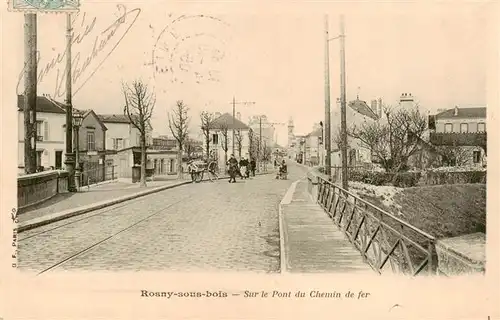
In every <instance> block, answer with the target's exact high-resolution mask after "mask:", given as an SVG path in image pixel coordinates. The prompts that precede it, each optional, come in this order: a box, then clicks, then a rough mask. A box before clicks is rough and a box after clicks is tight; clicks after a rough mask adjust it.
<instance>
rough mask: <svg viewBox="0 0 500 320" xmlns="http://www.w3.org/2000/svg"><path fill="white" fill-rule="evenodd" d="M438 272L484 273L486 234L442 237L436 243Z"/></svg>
mask: <svg viewBox="0 0 500 320" xmlns="http://www.w3.org/2000/svg"><path fill="white" fill-rule="evenodd" d="M436 252H437V256H438V274H443V275H446V276H456V275H462V274H471V273H484V271H485V263H486V235H485V234H484V233H481V232H478V233H473V234H468V235H465V236H460V237H454V238H447V239H441V240H439V241H438V242H437V243H436Z"/></svg>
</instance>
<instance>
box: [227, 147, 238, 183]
mask: <svg viewBox="0 0 500 320" xmlns="http://www.w3.org/2000/svg"><path fill="white" fill-rule="evenodd" d="M227 165H228V166H229V170H228V173H229V183H235V182H236V175H237V174H238V171H239V169H238V160H236V158H235V157H234V154H232V155H231V157H230V158H229V160H228V161H227Z"/></svg>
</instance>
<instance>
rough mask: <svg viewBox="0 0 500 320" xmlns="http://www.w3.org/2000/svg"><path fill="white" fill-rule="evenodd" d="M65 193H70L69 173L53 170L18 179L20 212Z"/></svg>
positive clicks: (18, 205)
mask: <svg viewBox="0 0 500 320" xmlns="http://www.w3.org/2000/svg"><path fill="white" fill-rule="evenodd" d="M64 192H68V172H67V171H62V170H53V171H45V172H39V173H34V174H28V175H24V176H19V177H18V178H17V207H18V210H20V209H23V208H26V207H28V206H30V205H34V204H37V203H40V202H43V201H45V200H48V199H50V198H52V197H53V196H55V195H56V194H58V193H64Z"/></svg>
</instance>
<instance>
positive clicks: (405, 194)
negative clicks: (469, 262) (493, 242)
mask: <svg viewBox="0 0 500 320" xmlns="http://www.w3.org/2000/svg"><path fill="white" fill-rule="evenodd" d="M360 196H361V198H363V199H365V200H367V201H369V202H371V203H373V204H374V205H376V206H378V207H380V208H382V209H384V210H386V211H388V212H390V213H392V214H394V215H396V216H397V217H398V218H400V219H402V220H404V221H407V222H408V223H410V224H411V225H413V226H415V227H417V228H419V229H421V230H423V231H425V232H427V233H429V234H431V235H433V236H434V237H435V238H437V239H440V238H448V237H456V236H461V235H465V234H469V233H475V232H484V233H486V185H485V184H448V185H435V186H423V187H414V188H405V189H400V191H399V192H398V193H396V194H395V195H394V197H393V199H394V200H393V202H394V203H393V204H392V205H390V206H387V205H386V204H385V203H387V202H385V201H383V200H384V199H381V197H377V196H376V195H369V194H360ZM384 202H385V203H384Z"/></svg>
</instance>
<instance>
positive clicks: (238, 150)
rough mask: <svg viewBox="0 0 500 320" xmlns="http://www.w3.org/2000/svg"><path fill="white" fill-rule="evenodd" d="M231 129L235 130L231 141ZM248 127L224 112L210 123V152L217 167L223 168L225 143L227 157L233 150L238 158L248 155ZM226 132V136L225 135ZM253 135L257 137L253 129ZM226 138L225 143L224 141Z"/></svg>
mask: <svg viewBox="0 0 500 320" xmlns="http://www.w3.org/2000/svg"><path fill="white" fill-rule="evenodd" d="M233 130H234V131H235V141H233ZM249 130H250V128H249V127H248V126H247V125H246V124H245V123H243V122H241V121H240V120H238V119H236V118H233V116H232V115H230V114H229V113H225V114H222V115H220V116H219V117H217V118H215V119H214V120H213V121H212V123H211V125H210V135H211V141H210V153H211V156H212V157H214V158H216V159H217V163H218V165H219V168H221V169H222V168H225V160H227V159H226V151H225V150H224V149H225V147H226V145H227V158H229V156H230V155H231V154H232V152H233V145H234V150H235V152H234V153H235V155H234V156H235V157H236V158H237V159H238V160H239V159H241V158H242V157H245V158H247V159H248V158H249V157H250V138H249ZM225 132H227V137H225V134H224V133H225ZM254 137H256V138H258V132H255V131H254ZM226 139H227V143H225V142H226V141H225V140H226Z"/></svg>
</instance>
